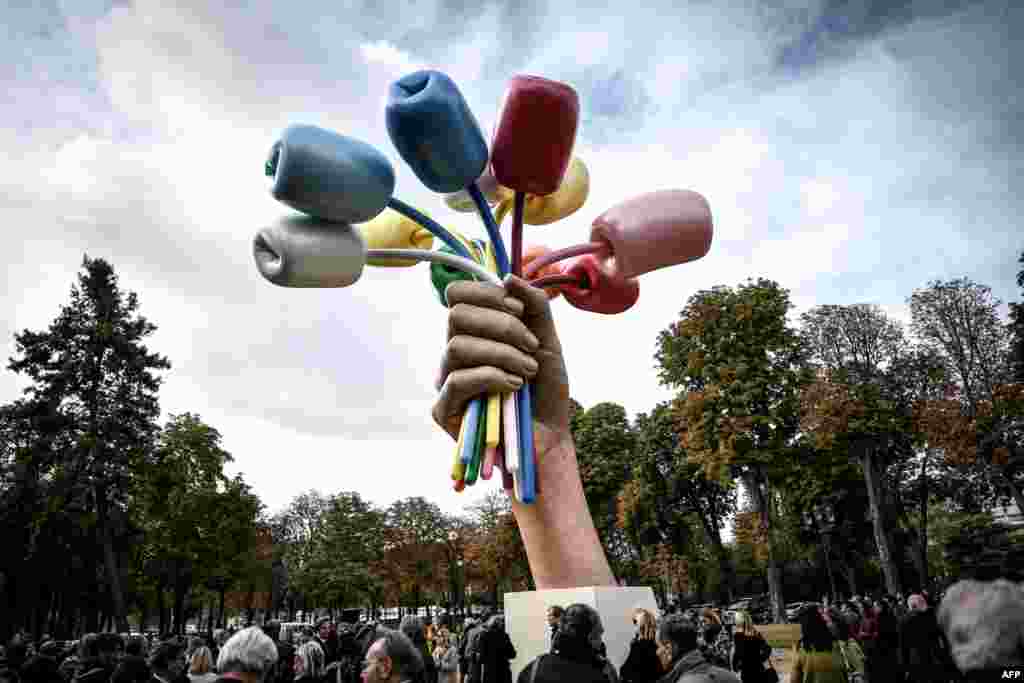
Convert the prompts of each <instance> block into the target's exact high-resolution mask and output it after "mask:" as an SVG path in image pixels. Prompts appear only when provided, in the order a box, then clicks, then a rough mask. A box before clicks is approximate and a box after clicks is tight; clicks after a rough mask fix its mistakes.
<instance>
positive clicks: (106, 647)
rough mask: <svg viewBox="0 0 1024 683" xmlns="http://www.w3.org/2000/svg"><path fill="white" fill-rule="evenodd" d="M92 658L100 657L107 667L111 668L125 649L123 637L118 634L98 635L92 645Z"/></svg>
mask: <svg viewBox="0 0 1024 683" xmlns="http://www.w3.org/2000/svg"><path fill="white" fill-rule="evenodd" d="M90 649H91V652H90V656H91V657H98V658H99V659H101V660H102V661H103V663H104V665H106V666H110V665H112V664H113V663H114V660H115V659H117V656H118V655H119V654H120V653H121V651H122V650H123V649H124V643H123V642H122V641H121V636H119V635H117V634H116V633H98V634H96V638H95V639H94V640H93V641H92V643H90Z"/></svg>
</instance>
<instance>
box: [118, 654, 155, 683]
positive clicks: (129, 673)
mask: <svg viewBox="0 0 1024 683" xmlns="http://www.w3.org/2000/svg"><path fill="white" fill-rule="evenodd" d="M151 675H152V672H151V671H150V670H149V663H148V662H146V658H145V657H140V656H138V655H126V656H125V657H124V658H123V659H122V660H121V661H120V662H118V664H117V668H115V669H114V676H113V678H111V683H146V681H148V680H149V677H150V676H151Z"/></svg>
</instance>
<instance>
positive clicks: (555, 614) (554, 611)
mask: <svg viewBox="0 0 1024 683" xmlns="http://www.w3.org/2000/svg"><path fill="white" fill-rule="evenodd" d="M564 611H565V610H563V609H562V606H561V605H549V606H548V626H558V620H559V619H561V618H562V612H564Z"/></svg>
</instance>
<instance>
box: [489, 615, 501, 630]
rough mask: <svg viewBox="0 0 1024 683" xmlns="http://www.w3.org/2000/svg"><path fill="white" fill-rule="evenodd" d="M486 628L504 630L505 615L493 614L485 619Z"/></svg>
mask: <svg viewBox="0 0 1024 683" xmlns="http://www.w3.org/2000/svg"><path fill="white" fill-rule="evenodd" d="M487 630H489V631H504V630H505V617H503V616H501V615H500V614H495V615H494V616H492V617H491V618H490V619H488V620H487Z"/></svg>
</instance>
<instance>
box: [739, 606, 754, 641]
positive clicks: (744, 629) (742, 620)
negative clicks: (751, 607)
mask: <svg viewBox="0 0 1024 683" xmlns="http://www.w3.org/2000/svg"><path fill="white" fill-rule="evenodd" d="M733 626H734V630H735V632H736V633H742V634H743V635H745V636H753V635H755V634H756V633H757V629H756V628H754V620H753V619H752V618H751V616H750V612H747V611H746V610H737V612H736V623H735V624H734V625H733Z"/></svg>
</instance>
